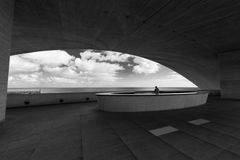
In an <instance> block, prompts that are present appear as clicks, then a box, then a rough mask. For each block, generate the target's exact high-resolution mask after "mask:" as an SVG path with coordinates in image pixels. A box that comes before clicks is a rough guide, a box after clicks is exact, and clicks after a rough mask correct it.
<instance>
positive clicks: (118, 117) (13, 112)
mask: <svg viewBox="0 0 240 160" xmlns="http://www.w3.org/2000/svg"><path fill="white" fill-rule="evenodd" d="M239 105H240V102H239V101H232V100H221V99H220V98H211V97H210V98H209V101H208V102H207V104H205V105H203V106H201V107H194V108H188V109H183V110H175V111H161V112H147V113H146V112H141V113H109V112H101V111H99V110H98V109H97V103H79V104H62V105H55V106H41V107H28V108H16V109H7V115H6V121H5V122H4V123H2V124H1V125H0V159H1V160H239V159H240V123H239V122H240V108H239ZM195 119H207V120H209V121H210V122H209V123H206V124H203V125H199V126H196V125H193V124H190V123H189V122H188V121H191V120H195ZM164 126H172V127H174V128H177V129H178V131H176V132H172V133H168V134H165V135H161V136H159V137H157V136H154V135H153V134H151V133H150V132H149V130H154V129H157V128H162V127H164Z"/></svg>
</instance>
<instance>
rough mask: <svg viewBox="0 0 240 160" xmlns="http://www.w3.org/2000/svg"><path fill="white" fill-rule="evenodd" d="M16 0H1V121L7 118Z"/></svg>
mask: <svg viewBox="0 0 240 160" xmlns="http://www.w3.org/2000/svg"><path fill="white" fill-rule="evenodd" d="M13 10H14V0H0V121H3V120H4V119H5V112H6V100H7V82H8V67H9V55H10V52H11V32H12V21H13Z"/></svg>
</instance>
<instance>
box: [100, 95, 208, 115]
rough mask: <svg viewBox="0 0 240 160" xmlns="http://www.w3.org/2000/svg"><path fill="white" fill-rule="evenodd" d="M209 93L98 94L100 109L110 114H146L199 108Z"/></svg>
mask: <svg viewBox="0 0 240 160" xmlns="http://www.w3.org/2000/svg"><path fill="white" fill-rule="evenodd" d="M207 97H208V92H198V93H197V92H196V93H185V94H182V93H177V94H176V93H175V94H174V93H166V94H159V95H149V94H139V95H138V94H111V93H100V94H97V98H98V105H99V108H100V109H101V110H103V111H108V112H146V111H161V110H172V109H182V108H187V107H193V106H199V105H202V104H205V103H206V101H207Z"/></svg>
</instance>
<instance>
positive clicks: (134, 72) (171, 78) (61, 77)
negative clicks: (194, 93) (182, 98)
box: [8, 50, 197, 88]
mask: <svg viewBox="0 0 240 160" xmlns="http://www.w3.org/2000/svg"><path fill="white" fill-rule="evenodd" d="M73 53H74V54H73ZM153 86H159V87H197V86H196V85H194V84H193V83H192V82H191V81H189V80H188V79H186V78H185V77H183V76H182V75H180V74H178V73H176V72H175V71H173V70H171V69H169V68H167V67H165V66H163V65H161V64H159V63H156V62H153V61H151V60H148V59H145V58H141V57H138V56H134V55H130V54H125V53H119V52H113V51H96V50H74V52H73V51H69V50H66V51H64V50H52V51H41V52H32V53H25V54H19V55H14V56H11V57H10V67H9V78H8V87H9V88H52V87H56V88H62V87H153Z"/></svg>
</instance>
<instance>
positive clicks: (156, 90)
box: [154, 86, 159, 94]
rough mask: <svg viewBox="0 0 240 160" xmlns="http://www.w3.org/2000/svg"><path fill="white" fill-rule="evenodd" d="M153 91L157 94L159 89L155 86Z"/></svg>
mask: <svg viewBox="0 0 240 160" xmlns="http://www.w3.org/2000/svg"><path fill="white" fill-rule="evenodd" d="M154 93H155V94H159V89H158V87H157V86H155V89H154Z"/></svg>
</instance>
